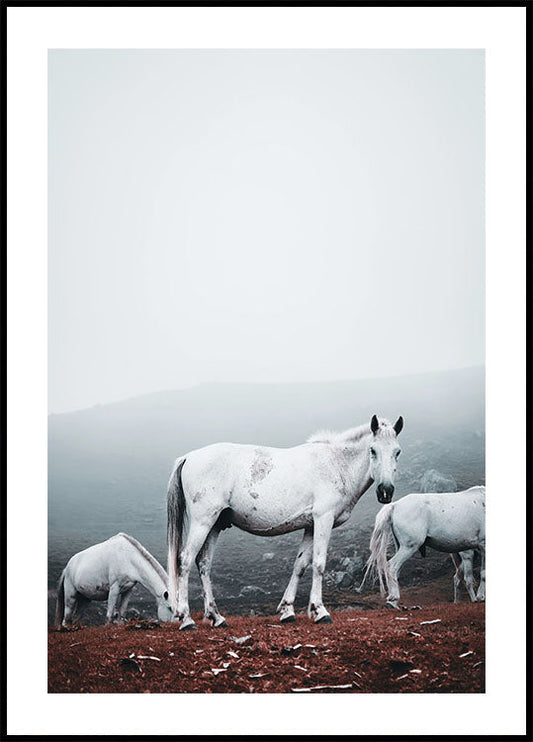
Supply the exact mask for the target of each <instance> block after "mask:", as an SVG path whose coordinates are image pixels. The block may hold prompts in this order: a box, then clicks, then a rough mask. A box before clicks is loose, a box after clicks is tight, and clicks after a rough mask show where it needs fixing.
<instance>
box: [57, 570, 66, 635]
mask: <svg viewBox="0 0 533 742" xmlns="http://www.w3.org/2000/svg"><path fill="white" fill-rule="evenodd" d="M64 615H65V570H63V571H62V572H61V577H60V578H59V582H58V583H57V598H56V626H57V628H58V629H59V628H60V627H61V624H62V623H63V618H64Z"/></svg>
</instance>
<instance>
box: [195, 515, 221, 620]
mask: <svg viewBox="0 0 533 742" xmlns="http://www.w3.org/2000/svg"><path fill="white" fill-rule="evenodd" d="M219 533H220V532H219V530H218V529H217V528H212V529H211V531H210V532H209V535H208V537H207V538H206V540H205V542H204V545H203V546H202V548H201V549H200V551H199V552H198V556H197V557H196V566H197V567H198V572H199V573H200V580H201V582H202V589H203V591H204V616H205V618H206V619H210V620H211V623H212V625H213V626H214V627H216V628H217V629H218V628H220V627H222V626H227V625H228V624H227V623H226V619H225V618H224V616H221V615H220V613H219V612H218V610H217V606H216V603H215V597H214V595H213V586H212V584H211V564H212V562H213V554H214V551H215V546H216V543H217V539H218V534H219Z"/></svg>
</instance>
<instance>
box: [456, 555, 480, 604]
mask: <svg viewBox="0 0 533 742" xmlns="http://www.w3.org/2000/svg"><path fill="white" fill-rule="evenodd" d="M460 556H461V570H462V573H463V579H464V583H465V587H466V589H467V591H468V595H469V596H470V600H471V601H472V603H475V602H476V591H475V589H474V552H473V551H461V552H460Z"/></svg>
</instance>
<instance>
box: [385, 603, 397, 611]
mask: <svg viewBox="0 0 533 742" xmlns="http://www.w3.org/2000/svg"><path fill="white" fill-rule="evenodd" d="M385 608H390V609H391V610H393V611H399V610H400V609H399V608H398V606H397V605H395V604H394V603H389V601H388V600H387V602H386V603H385Z"/></svg>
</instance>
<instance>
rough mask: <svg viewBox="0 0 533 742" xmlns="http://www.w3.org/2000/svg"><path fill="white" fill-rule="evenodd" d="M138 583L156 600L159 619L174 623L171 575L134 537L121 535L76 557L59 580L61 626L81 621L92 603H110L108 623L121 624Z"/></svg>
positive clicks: (57, 610)
mask: <svg viewBox="0 0 533 742" xmlns="http://www.w3.org/2000/svg"><path fill="white" fill-rule="evenodd" d="M138 582H139V583H140V584H141V585H144V587H145V588H146V589H147V590H148V591H149V592H151V593H152V595H153V596H154V598H155V599H156V603H157V616H158V618H159V620H160V621H170V620H171V618H172V608H171V605H170V603H169V600H168V577H167V573H166V572H165V570H164V569H163V567H162V566H161V565H160V564H159V562H158V561H157V559H156V558H155V557H153V556H152V555H151V554H150V552H149V551H148V550H147V549H145V548H144V546H143V545H142V544H140V543H139V542H138V541H137V539H134V538H133V536H128V534H127V533H117V535H116V536H112V537H111V538H109V539H107V541H104V542H103V543H101V544H95V545H94V546H89V548H88V549H84V550H83V551H80V552H78V554H74V556H73V557H72V558H71V559H70V560H69V562H68V564H67V566H66V567H65V569H64V570H63V572H62V574H61V577H60V579H59V584H58V590H57V606H56V624H57V626H61V625H62V626H67V625H68V624H70V623H72V622H73V621H74V620H76V619H78V618H79V617H80V616H81V613H82V611H83V609H84V608H85V607H86V605H87V603H89V602H90V601H91V600H107V614H106V619H107V623H111V622H112V621H120V620H121V619H122V617H123V616H124V614H125V612H126V608H127V606H128V601H129V599H130V596H131V592H132V590H133V588H134V587H135V585H136V584H137V583H138Z"/></svg>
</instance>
